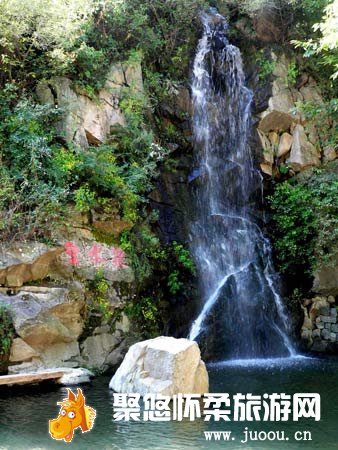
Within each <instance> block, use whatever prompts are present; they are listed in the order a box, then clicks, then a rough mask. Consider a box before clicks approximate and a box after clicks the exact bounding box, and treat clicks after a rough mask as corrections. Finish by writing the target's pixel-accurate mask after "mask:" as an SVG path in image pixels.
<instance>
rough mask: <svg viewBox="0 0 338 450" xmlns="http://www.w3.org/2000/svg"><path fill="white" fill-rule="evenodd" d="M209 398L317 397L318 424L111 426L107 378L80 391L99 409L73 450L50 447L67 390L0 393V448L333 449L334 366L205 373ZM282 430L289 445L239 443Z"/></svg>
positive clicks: (337, 421) (337, 392)
mask: <svg viewBox="0 0 338 450" xmlns="http://www.w3.org/2000/svg"><path fill="white" fill-rule="evenodd" d="M209 374H210V391H211V392H229V393H230V394H235V393H237V392H242V393H248V392H250V393H253V394H263V393H273V392H277V393H281V392H284V393H287V394H293V393H295V392H303V393H305V392H316V393H319V394H321V401H322V408H321V409H322V419H321V421H319V422H315V421H314V420H313V419H305V420H304V419H303V420H302V421H300V422H292V421H289V422H279V423H276V422H275V423H274V422H264V423H260V422H250V423H244V422H224V421H221V422H210V423H207V422H205V421H203V420H196V421H194V422H189V421H184V422H165V423H163V422H162V423H154V422H139V423H137V422H129V423H128V422H123V423H121V422H114V421H113V407H112V403H113V397H112V393H111V391H109V389H108V382H109V378H107V377H100V378H97V379H96V380H94V381H93V383H92V384H90V385H85V386H83V390H84V393H85V394H86V397H87V404H89V405H91V406H93V407H94V408H96V410H97V419H96V423H95V427H94V429H93V430H92V431H91V432H89V433H85V434H81V433H80V431H79V430H77V431H76V433H75V437H74V439H73V441H72V442H71V444H66V443H64V442H63V441H53V440H52V439H51V438H50V437H49V434H48V420H49V419H51V418H55V417H56V415H57V413H58V406H57V405H56V402H57V401H60V400H62V399H63V398H64V397H65V396H66V388H63V387H62V388H54V389H52V390H50V388H49V390H46V388H44V389H42V388H39V391H38V390H37V389H36V388H35V389H34V390H32V389H26V390H25V391H24V392H23V391H21V392H12V391H8V390H7V391H5V392H4V391H1V392H0V396H1V397H0V449H1V450H12V449H13V450H33V449H34V450H42V449H43V450H45V449H61V448H71V449H74V450H80V449H81V450H87V449H88V450H89V449H97V450H101V449H102V450H108V449H109V450H145V449H152V450H165V449H170V450H174V449H175V450H176V449H177V450H179V449H187V450H190V449H191V450H198V449H211V450H216V449H231V450H232V449H243V450H248V449H259V450H270V449H272V450H273V449H284V448H285V449H292V450H293V449H308V450H313V449H321V450H322V449H325V450H331V449H338V361H337V360H330V361H328V360H295V361H276V362H275V363H271V362H267V363H264V364H263V365H259V364H255V365H251V366H250V365H249V366H247V367H243V366H229V365H228V366H222V367H219V366H217V367H209ZM245 426H248V428H249V429H251V430H258V431H262V430H265V431H270V430H284V431H285V435H286V436H288V437H289V441H274V442H270V441H264V442H257V441H255V442H248V443H241V442H240V440H241V439H243V433H242V432H243V430H244V428H245ZM208 430H210V431H211V430H213V431H217V430H220V431H231V432H232V436H233V437H235V440H234V441H230V442H229V441H228V442H225V441H220V442H215V441H206V440H205V437H204V433H203V432H204V431H208ZM304 430H306V431H310V432H311V434H312V440H311V441H300V442H297V441H295V440H294V433H295V432H296V431H304Z"/></svg>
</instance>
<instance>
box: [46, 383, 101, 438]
mask: <svg viewBox="0 0 338 450" xmlns="http://www.w3.org/2000/svg"><path fill="white" fill-rule="evenodd" d="M67 390H68V398H65V399H64V400H63V401H62V402H58V405H61V408H60V412H59V416H58V417H57V418H56V419H53V420H50V421H49V434H50V435H51V437H52V438H53V439H63V440H64V441H65V442H68V443H70V442H71V441H72V439H73V436H74V430H75V429H76V428H78V427H80V428H81V430H82V433H86V432H87V431H90V430H91V429H92V428H93V425H94V420H95V417H96V411H95V409H93V408H92V407H90V406H87V405H86V404H85V403H86V399H85V396H84V395H83V393H82V390H81V389H79V388H78V390H77V396H75V394H74V392H72V391H71V389H67Z"/></svg>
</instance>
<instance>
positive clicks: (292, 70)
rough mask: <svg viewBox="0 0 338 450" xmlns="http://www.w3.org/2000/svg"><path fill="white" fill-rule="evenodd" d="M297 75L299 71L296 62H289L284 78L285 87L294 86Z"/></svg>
mask: <svg viewBox="0 0 338 450" xmlns="http://www.w3.org/2000/svg"><path fill="white" fill-rule="evenodd" d="M298 75H299V70H298V67H297V63H296V61H295V60H294V61H291V62H290V63H289V65H288V72H287V77H286V85H287V86H294V85H295V84H296V81H297V77H298Z"/></svg>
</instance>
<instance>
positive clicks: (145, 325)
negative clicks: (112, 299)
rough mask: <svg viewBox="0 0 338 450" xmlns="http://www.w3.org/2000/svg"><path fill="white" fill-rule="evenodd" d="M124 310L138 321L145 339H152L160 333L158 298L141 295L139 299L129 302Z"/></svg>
mask: <svg viewBox="0 0 338 450" xmlns="http://www.w3.org/2000/svg"><path fill="white" fill-rule="evenodd" d="M124 312H125V313H126V314H127V316H128V317H129V318H130V319H132V320H133V321H134V322H136V323H138V325H139V331H140V333H141V334H142V336H143V337H144V338H145V339H151V338H154V337H156V336H158V335H159V334H160V318H159V310H158V301H157V299H154V298H151V297H140V298H138V299H137V301H134V302H130V303H127V305H126V306H125V307H124Z"/></svg>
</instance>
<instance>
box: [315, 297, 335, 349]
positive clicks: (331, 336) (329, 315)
mask: <svg viewBox="0 0 338 450" xmlns="http://www.w3.org/2000/svg"><path fill="white" fill-rule="evenodd" d="M312 339H313V345H312V350H314V351H325V350H326V349H327V347H328V346H329V344H331V345H332V344H333V343H335V342H337V343H338V311H337V307H336V306H335V305H334V304H332V303H331V304H328V305H327V306H321V307H320V308H319V315H318V316H317V317H316V319H315V321H314V323H313V330H312ZM337 345H338V344H337Z"/></svg>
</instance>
